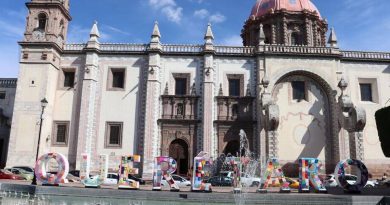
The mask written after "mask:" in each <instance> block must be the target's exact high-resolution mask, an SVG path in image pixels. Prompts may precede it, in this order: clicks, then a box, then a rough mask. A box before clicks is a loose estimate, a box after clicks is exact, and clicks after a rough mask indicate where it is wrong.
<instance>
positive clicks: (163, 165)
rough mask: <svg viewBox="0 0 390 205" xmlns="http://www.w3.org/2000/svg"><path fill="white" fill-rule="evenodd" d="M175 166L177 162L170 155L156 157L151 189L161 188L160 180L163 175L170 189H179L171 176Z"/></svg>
mask: <svg viewBox="0 0 390 205" xmlns="http://www.w3.org/2000/svg"><path fill="white" fill-rule="evenodd" d="M176 168H177V163H176V161H175V160H174V159H173V158H172V157H156V158H155V160H154V170H153V190H161V180H162V178H163V177H164V178H165V180H166V181H167V182H168V184H169V186H170V187H171V191H179V190H180V188H179V186H178V185H177V184H176V183H175V181H174V180H173V179H172V176H171V174H173V173H174V172H175V171H176Z"/></svg>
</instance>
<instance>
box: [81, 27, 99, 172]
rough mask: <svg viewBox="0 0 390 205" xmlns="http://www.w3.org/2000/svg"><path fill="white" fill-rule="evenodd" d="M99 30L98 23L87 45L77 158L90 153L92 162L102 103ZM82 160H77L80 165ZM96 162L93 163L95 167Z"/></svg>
mask: <svg viewBox="0 0 390 205" xmlns="http://www.w3.org/2000/svg"><path fill="white" fill-rule="evenodd" d="M99 36H100V35H99V31H98V29H97V23H95V24H94V25H93V27H92V30H91V33H90V40H89V41H88V43H87V47H86V62H85V67H84V76H83V82H82V88H81V98H80V99H81V102H80V120H79V129H78V143H77V157H76V158H77V159H80V156H81V154H82V153H88V154H90V156H91V159H92V160H91V162H92V163H93V162H95V161H96V160H94V159H95V157H97V150H96V140H97V139H96V138H97V136H99V135H98V129H99V127H98V122H99V116H98V114H97V113H98V110H97V107H98V104H99V103H100V96H101V95H100V90H101V88H100V86H101V83H100V82H99V80H100V77H101V70H100V68H99V55H98V50H99V45H100V44H99V41H98V38H99ZM79 162H80V160H77V163H76V164H77V165H78V166H77V167H79V166H80V165H79ZM94 166H95V164H91V167H94Z"/></svg>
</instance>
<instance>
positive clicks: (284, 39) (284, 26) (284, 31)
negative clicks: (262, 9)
mask: <svg viewBox="0 0 390 205" xmlns="http://www.w3.org/2000/svg"><path fill="white" fill-rule="evenodd" d="M282 22H283V43H284V44H285V45H286V44H287V43H288V28H287V18H286V16H283V20H282Z"/></svg>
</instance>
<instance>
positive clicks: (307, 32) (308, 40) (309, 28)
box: [305, 14, 314, 46]
mask: <svg viewBox="0 0 390 205" xmlns="http://www.w3.org/2000/svg"><path fill="white" fill-rule="evenodd" d="M305 37H306V45H308V46H313V45H314V44H313V38H312V22H311V21H310V20H309V17H308V16H307V14H306V15H305Z"/></svg>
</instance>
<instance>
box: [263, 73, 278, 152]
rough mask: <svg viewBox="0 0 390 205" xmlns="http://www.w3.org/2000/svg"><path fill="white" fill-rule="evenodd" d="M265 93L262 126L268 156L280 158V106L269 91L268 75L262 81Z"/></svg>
mask: <svg viewBox="0 0 390 205" xmlns="http://www.w3.org/2000/svg"><path fill="white" fill-rule="evenodd" d="M262 85H263V87H264V92H263V93H262V94H261V106H262V110H263V112H264V115H263V116H262V119H264V121H263V124H262V126H263V127H264V129H265V131H266V144H267V145H266V150H267V152H266V156H267V157H268V158H278V132H277V130H278V127H279V106H278V105H276V104H275V102H274V101H273V100H272V96H271V93H270V92H269V91H268V85H269V79H268V77H267V75H266V76H265V77H264V78H263V80H262Z"/></svg>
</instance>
